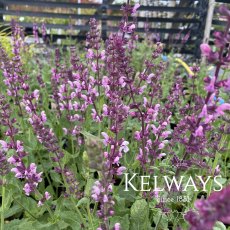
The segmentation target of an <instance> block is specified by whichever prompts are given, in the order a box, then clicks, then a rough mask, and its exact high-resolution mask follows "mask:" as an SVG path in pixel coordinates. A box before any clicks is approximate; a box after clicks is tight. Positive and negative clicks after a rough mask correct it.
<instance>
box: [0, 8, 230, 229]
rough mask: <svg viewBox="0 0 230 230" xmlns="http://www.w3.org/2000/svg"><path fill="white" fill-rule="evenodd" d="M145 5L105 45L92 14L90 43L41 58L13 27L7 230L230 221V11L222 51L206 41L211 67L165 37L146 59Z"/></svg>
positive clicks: (6, 127)
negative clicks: (141, 34)
mask: <svg viewBox="0 0 230 230" xmlns="http://www.w3.org/2000/svg"><path fill="white" fill-rule="evenodd" d="M139 6H140V5H139V4H136V5H134V6H131V5H130V4H126V5H124V6H122V8H121V11H122V14H123V17H122V20H121V22H120V24H119V28H118V31H117V32H116V33H112V34H110V35H109V37H108V39H107V40H106V41H105V42H104V41H103V40H102V38H101V33H100V28H99V24H98V22H97V21H96V20H95V19H91V20H90V22H89V25H90V30H89V32H88V33H87V36H86V42H85V44H84V48H82V47H80V48H79V47H78V46H72V47H70V48H67V50H64V51H63V50H62V49H61V48H55V50H47V51H46V52H45V53H43V54H42V55H39V54H36V55H34V56H33V58H28V53H29V52H28V50H30V48H29V47H28V45H27V44H26V43H25V39H24V33H23V29H22V28H21V27H20V26H19V25H18V24H17V23H16V22H12V25H11V26H12V35H11V47H12V52H9V51H8V50H6V49H5V47H4V45H3V44H1V45H0V74H1V91H0V124H1V128H0V147H1V148H0V166H1V167H0V174H1V175H0V176H1V179H0V186H1V209H0V213H1V230H4V229H76V230H78V229H79V230H80V229H88V230H121V229H122V230H128V229H130V230H147V229H149V230H150V229H155V230H157V229H158V230H160V229H162V230H166V229H191V230H211V229H226V228H227V226H229V225H230V186H229V185H228V184H229V168H230V161H229V150H230V145H229V133H230V126H229V122H230V118H229V110H230V103H229V92H230V78H229V66H230V47H229V43H230V34H229V29H230V10H229V9H228V8H227V7H226V6H221V7H220V9H219V11H220V14H221V15H222V16H224V17H225V18H226V22H227V23H226V28H225V30H224V31H222V32H215V33H214V34H213V36H214V39H215V42H214V46H209V45H208V44H201V45H200V49H201V54H202V56H203V57H204V59H205V60H206V61H205V64H200V63H199V62H197V63H188V64H186V63H185V62H184V61H183V60H181V59H178V58H177V59H176V58H174V56H173V54H172V55H168V57H167V59H165V58H163V57H165V56H164V53H163V50H164V44H162V43H160V42H159V41H157V42H156V43H152V44H150V43H149V42H148V43H146V44H148V45H149V48H148V47H147V48H145V49H144V50H145V51H146V53H145V54H140V50H141V49H142V48H141V49H140V42H139V38H138V35H137V34H136V33H135V29H136V26H137V24H136V20H135V15H136V11H137V10H138V8H139ZM130 18H133V20H130ZM38 30H39V28H38V26H37V25H36V24H34V27H33V31H34V32H33V35H34V38H35V42H36V45H37V44H39V43H40V41H41V39H39V37H38ZM41 31H42V38H43V39H44V40H45V38H46V26H45V24H43V25H42V28H41ZM139 55H142V58H140V56H139ZM26 57H27V58H26ZM142 60H143V62H141V63H139V62H140V61H142ZM210 68H211V69H210Z"/></svg>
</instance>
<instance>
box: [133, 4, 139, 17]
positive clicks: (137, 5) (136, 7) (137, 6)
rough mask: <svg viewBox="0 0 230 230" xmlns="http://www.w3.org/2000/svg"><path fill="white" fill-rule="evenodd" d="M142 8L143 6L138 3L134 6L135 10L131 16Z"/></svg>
mask: <svg viewBox="0 0 230 230" xmlns="http://www.w3.org/2000/svg"><path fill="white" fill-rule="evenodd" d="M140 6H141V5H140V4H139V3H136V4H135V5H134V7H133V9H132V14H131V15H133V14H135V13H136V12H137V9H138V8H140Z"/></svg>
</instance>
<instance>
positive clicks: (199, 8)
mask: <svg viewBox="0 0 230 230" xmlns="http://www.w3.org/2000/svg"><path fill="white" fill-rule="evenodd" d="M169 1H170V0H169ZM187 2H188V3H189V4H187V5H186V6H181V5H180V4H176V5H175V6H174V7H172V6H155V5H145V6H141V7H140V8H139V9H138V12H140V13H139V14H138V16H137V22H138V24H137V25H138V26H137V32H139V33H145V32H146V29H145V24H146V23H148V24H149V29H148V33H155V34H158V33H159V34H160V35H161V39H162V40H163V41H165V42H166V43H167V42H170V40H173V39H172V37H176V36H177V35H178V34H181V35H182V37H184V36H185V35H186V34H188V32H189V33H190V37H189V39H188V41H187V43H186V44H185V45H184V46H182V47H181V48H182V49H181V51H182V52H184V53H189V54H194V55H195V56H196V57H199V44H200V43H201V42H202V39H203V33H204V28H205V19H206V15H207V6H208V0H198V1H197V0H196V1H195V0H188V1H187ZM217 2H219V0H217ZM221 2H227V3H228V2H229V0H224V1H223V0H222V1H221ZM28 7H29V8H28ZM31 7H33V9H36V11H35V10H33V11H32V10H28V9H31ZM120 8H121V5H117V4H112V0H103V2H102V3H101V4H96V3H73V2H61V1H51V0H46V1H45V0H0V20H1V15H3V16H4V17H2V20H3V19H4V18H7V17H8V18H9V16H17V17H18V18H19V17H24V18H26V19H28V18H29V19H30V20H29V21H28V20H27V21H21V22H19V23H20V24H21V25H22V26H24V27H25V28H26V30H25V31H26V33H27V34H31V33H32V27H33V23H34V22H36V23H37V25H38V26H40V25H41V20H45V21H46V20H47V21H48V22H47V23H46V27H47V28H48V29H61V30H68V29H69V28H70V25H69V24H68V23H66V21H68V20H69V21H74V22H75V23H73V24H72V25H71V28H72V29H73V30H75V31H79V33H78V34H74V35H73V37H74V38H76V39H83V38H84V37H85V34H86V32H87V31H88V29H89V26H88V23H87V22H88V21H89V19H90V18H92V17H94V18H96V19H97V20H99V21H100V23H101V30H102V35H103V38H106V36H107V35H108V33H109V32H113V31H116V30H117V27H116V26H115V25H118V23H119V21H120V20H121V13H120ZM47 9H49V11H48V10H47ZM55 9H62V10H63V12H62V13H55ZM78 9H81V10H82V13H81V14H79V13H76V12H77V10H78ZM87 10H88V11H90V12H91V11H92V12H91V13H84V12H85V11H87ZM69 11H70V12H69ZM141 12H142V13H141ZM149 12H151V13H153V12H156V14H155V15H157V12H161V13H170V14H171V17H159V16H153V17H147V16H146V15H148V13H149ZM143 15H144V16H143ZM39 18H40V21H39V20H38V19H39ZM54 18H55V19H60V20H64V23H62V21H61V22H58V23H50V22H49V20H50V19H54ZM36 20H38V22H37V21H36ZM3 21H4V23H10V21H9V20H6V19H4V20H3ZM79 21H80V22H81V23H79ZM76 22H78V23H77V24H76ZM158 24H160V25H161V26H160V27H159V26H157V25H158ZM166 24H170V25H171V26H166ZM213 24H218V25H224V22H222V21H218V20H217V19H214V20H213ZM65 36H66V34H65V33H64V34H57V33H56V34H55V33H54V34H53V35H52V38H53V39H54V40H56V39H57V38H64V37H65ZM179 43H180V42H179Z"/></svg>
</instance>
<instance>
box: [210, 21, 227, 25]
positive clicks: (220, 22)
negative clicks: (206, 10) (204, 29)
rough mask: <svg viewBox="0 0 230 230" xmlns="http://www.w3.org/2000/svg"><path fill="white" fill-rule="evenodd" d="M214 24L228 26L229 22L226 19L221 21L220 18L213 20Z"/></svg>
mask: <svg viewBox="0 0 230 230" xmlns="http://www.w3.org/2000/svg"><path fill="white" fill-rule="evenodd" d="M212 24H213V25H217V26H226V25H227V22H226V21H220V20H212Z"/></svg>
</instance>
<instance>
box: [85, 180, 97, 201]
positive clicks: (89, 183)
mask: <svg viewBox="0 0 230 230" xmlns="http://www.w3.org/2000/svg"><path fill="white" fill-rule="evenodd" d="M94 182H95V180H94V179H92V178H89V179H88V180H87V184H86V186H85V196H87V197H90V196H91V191H92V187H93V185H94Z"/></svg>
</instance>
